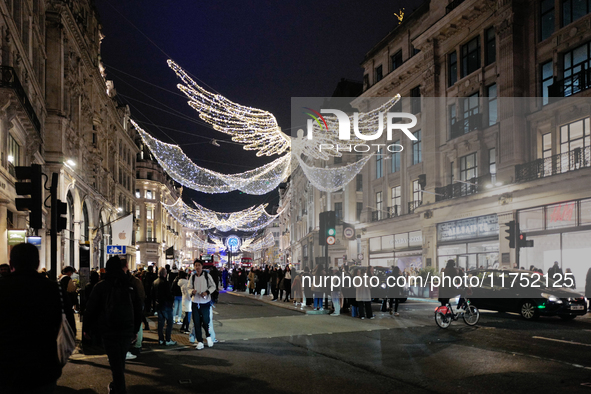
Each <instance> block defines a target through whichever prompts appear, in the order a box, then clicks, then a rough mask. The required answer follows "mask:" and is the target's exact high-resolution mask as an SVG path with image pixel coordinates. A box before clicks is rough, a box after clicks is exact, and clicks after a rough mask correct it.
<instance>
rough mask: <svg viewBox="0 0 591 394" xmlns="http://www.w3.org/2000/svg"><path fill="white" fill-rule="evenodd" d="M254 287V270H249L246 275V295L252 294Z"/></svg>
mask: <svg viewBox="0 0 591 394" xmlns="http://www.w3.org/2000/svg"><path fill="white" fill-rule="evenodd" d="M255 285H256V274H255V273H254V268H251V269H250V272H249V273H248V294H254V289H255Z"/></svg>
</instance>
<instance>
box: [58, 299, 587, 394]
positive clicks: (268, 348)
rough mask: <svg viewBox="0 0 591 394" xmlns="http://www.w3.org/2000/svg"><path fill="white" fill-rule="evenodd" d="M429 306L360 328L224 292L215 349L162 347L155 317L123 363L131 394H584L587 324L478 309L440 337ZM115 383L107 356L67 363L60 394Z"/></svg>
mask: <svg viewBox="0 0 591 394" xmlns="http://www.w3.org/2000/svg"><path fill="white" fill-rule="evenodd" d="M436 305H437V304H436V303H434V302H425V301H418V300H414V301H413V300H409V301H407V302H406V303H404V304H401V307H400V310H399V312H400V316H399V317H394V316H390V315H389V314H388V313H382V312H379V305H378V304H374V311H375V314H376V319H374V320H360V319H353V318H351V317H350V316H348V315H341V316H338V317H333V316H328V315H311V314H305V313H303V311H300V310H299V309H297V310H296V309H295V308H293V305H292V304H291V303H283V302H274V303H271V302H269V300H268V297H267V300H266V301H265V302H261V301H260V300H258V299H254V297H253V296H245V295H243V294H242V293H240V294H239V295H236V294H221V296H220V303H219V304H218V306H217V307H216V310H215V311H216V312H217V313H216V315H215V331H216V335H217V338H218V339H219V340H220V341H221V342H220V343H217V344H216V345H215V346H214V347H213V348H207V347H206V348H205V349H204V350H201V351H197V350H195V349H194V346H190V343H189V341H188V336H187V335H182V334H179V333H178V329H179V327H180V326H178V325H175V329H174V334H173V339H174V340H176V341H178V342H179V343H178V345H177V346H173V347H165V346H159V345H157V336H156V335H155V333H156V320H155V319H154V318H152V319H151V324H150V326H151V328H152V330H151V331H150V332H148V333H146V334H145V337H146V338H145V340H144V351H143V352H142V353H141V354H140V356H139V357H138V358H137V359H135V360H132V361H129V362H128V364H127V386H128V392H130V393H166V392H175V393H189V392H212V393H213V392H216V393H217V392H222V393H245V392H246V393H251V392H252V393H254V392H259V393H266V392H274V393H300V392H310V393H337V392H338V393H358V392H365V393H386V392H411V393H423V392H442V393H457V392H465V393H469V392H471V393H497V392H520V393H523V392H539V393H545V392H553V393H555V392H569V393H577V392H581V393H589V392H591V359H590V358H589V356H588V354H589V350H590V349H589V348H590V347H591V336H590V335H589V333H590V332H591V318H589V317H587V316H586V317H583V318H578V319H575V320H574V321H570V322H563V321H562V320H561V319H559V318H543V317H542V318H540V319H539V320H538V321H534V322H528V321H524V320H523V319H521V318H520V317H519V316H517V315H514V314H506V313H496V312H486V311H484V312H483V313H482V315H481V319H480V322H479V324H478V325H477V326H476V327H468V326H467V325H465V324H464V323H463V321H462V320H459V321H456V322H453V323H452V325H451V326H450V327H449V328H448V329H447V330H443V329H440V328H438V327H437V326H436V324H435V321H434V319H433V310H434V308H435V306H436ZM305 310H310V308H305ZM305 310H304V311H305ZM110 380H111V377H110V370H109V367H108V363H107V359H106V356H104V355H100V354H99V355H84V354H74V355H73V356H72V357H71V360H70V362H69V363H68V364H67V366H66V367H65V369H64V371H63V375H62V378H61V379H60V380H59V381H58V390H57V392H58V393H75V392H78V393H102V392H105V391H106V387H107V384H108V383H109V382H110Z"/></svg>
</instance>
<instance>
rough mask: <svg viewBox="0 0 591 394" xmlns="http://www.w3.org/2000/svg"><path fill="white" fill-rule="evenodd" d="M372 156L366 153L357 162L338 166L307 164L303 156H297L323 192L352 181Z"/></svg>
mask: <svg viewBox="0 0 591 394" xmlns="http://www.w3.org/2000/svg"><path fill="white" fill-rule="evenodd" d="M372 156H373V154H371V155H365V156H364V157H363V158H362V159H361V160H359V161H356V162H355V163H351V164H348V165H346V166H342V167H336V168H319V167H312V166H309V165H308V164H306V162H305V161H304V159H303V158H302V157H300V156H296V158H297V160H298V162H299V164H300V167H302V170H303V171H304V174H306V177H307V178H308V180H309V181H310V183H311V184H312V185H314V187H316V188H317V189H318V190H321V191H323V192H336V191H337V190H340V189H342V188H343V187H344V186H345V185H346V184H347V183H349V182H351V181H352V180H353V178H355V176H356V175H357V174H358V173H359V172H360V171H361V169H362V168H363V166H364V165H365V163H367V161H368V160H369V159H370V158H371V157H372Z"/></svg>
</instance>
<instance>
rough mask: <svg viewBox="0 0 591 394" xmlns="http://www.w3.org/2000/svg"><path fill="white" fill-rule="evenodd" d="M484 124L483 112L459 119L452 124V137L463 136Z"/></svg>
mask: <svg viewBox="0 0 591 394" xmlns="http://www.w3.org/2000/svg"><path fill="white" fill-rule="evenodd" d="M481 126H482V114H474V115H471V116H468V117H467V118H464V119H458V120H457V121H456V122H455V123H454V124H452V125H451V132H450V139H454V138H458V137H461V136H462V135H464V134H467V133H469V132H471V131H474V130H477V129H479V128H480V127H481Z"/></svg>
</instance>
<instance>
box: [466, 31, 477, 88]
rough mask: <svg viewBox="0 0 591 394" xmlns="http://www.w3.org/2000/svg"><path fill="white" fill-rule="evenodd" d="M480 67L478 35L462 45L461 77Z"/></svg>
mask: <svg viewBox="0 0 591 394" xmlns="http://www.w3.org/2000/svg"><path fill="white" fill-rule="evenodd" d="M479 68H480V36H476V37H474V38H473V39H472V40H470V41H469V42H468V43H467V44H465V45H462V78H464V77H465V76H466V75H469V74H472V73H473V72H474V71H476V70H478V69H479Z"/></svg>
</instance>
